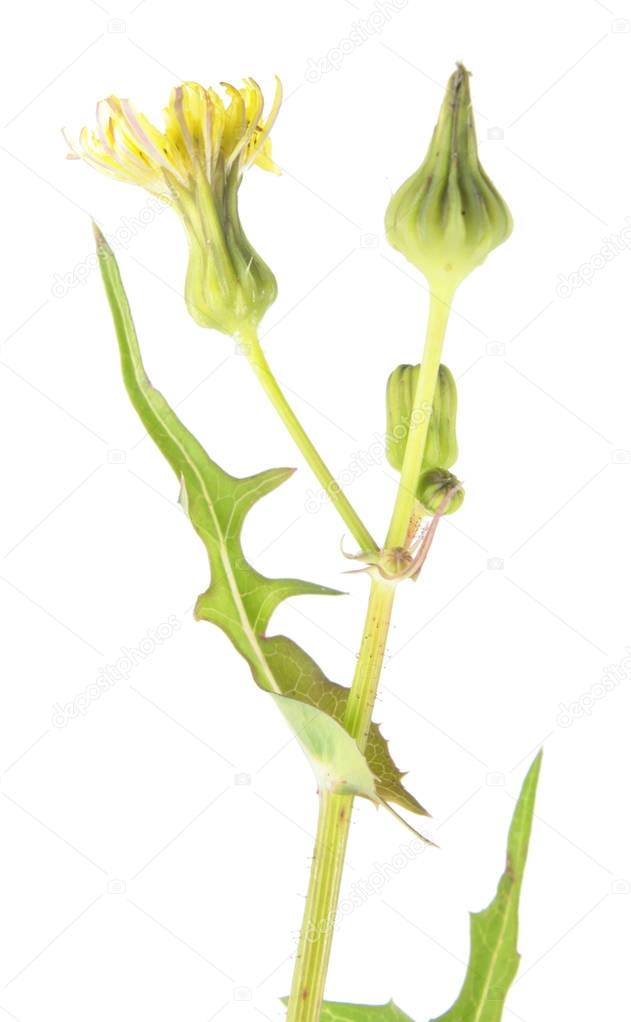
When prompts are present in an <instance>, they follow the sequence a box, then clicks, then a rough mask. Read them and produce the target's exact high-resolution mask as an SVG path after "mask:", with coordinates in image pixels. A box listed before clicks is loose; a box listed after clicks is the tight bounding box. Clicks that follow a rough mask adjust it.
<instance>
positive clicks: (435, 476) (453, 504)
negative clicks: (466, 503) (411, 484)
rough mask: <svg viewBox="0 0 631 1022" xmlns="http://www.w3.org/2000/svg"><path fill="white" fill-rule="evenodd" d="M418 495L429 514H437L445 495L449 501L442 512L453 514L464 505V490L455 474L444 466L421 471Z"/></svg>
mask: <svg viewBox="0 0 631 1022" xmlns="http://www.w3.org/2000/svg"><path fill="white" fill-rule="evenodd" d="M416 495H417V497H418V499H419V501H420V503H421V504H422V505H423V507H424V508H425V510H426V511H427V512H428V513H429V514H433V515H435V514H436V512H437V511H440V510H441V505H442V503H443V501H444V500H445V497H448V496H449V502H448V503H447V506H446V507H443V508H442V511H441V514H444V515H451V514H453V512H454V511H457V510H458V508H459V507H462V502H463V500H464V490H463V488H462V486H461V484H460V482H459V480H458V479H456V477H455V475H452V473H451V472H448V471H447V470H446V469H444V468H430V469H427V470H426V471H425V472H422V473H421V477H420V479H419V481H418V489H417V491H416Z"/></svg>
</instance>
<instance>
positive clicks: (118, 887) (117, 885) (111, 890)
mask: <svg viewBox="0 0 631 1022" xmlns="http://www.w3.org/2000/svg"><path fill="white" fill-rule="evenodd" d="M126 890H127V884H126V883H125V881H124V880H116V879H114V878H113V879H111V880H108V881H107V893H108V894H124V893H125V891H126Z"/></svg>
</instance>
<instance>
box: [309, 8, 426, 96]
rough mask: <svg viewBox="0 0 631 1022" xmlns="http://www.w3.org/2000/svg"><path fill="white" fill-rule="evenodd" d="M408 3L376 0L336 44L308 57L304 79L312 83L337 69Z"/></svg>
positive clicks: (379, 32) (381, 30) (380, 31)
mask: <svg viewBox="0 0 631 1022" xmlns="http://www.w3.org/2000/svg"><path fill="white" fill-rule="evenodd" d="M407 5H408V0H377V2H376V3H375V5H374V7H373V9H372V11H371V12H370V14H368V15H367V16H366V17H365V18H358V19H357V21H354V22H353V24H352V25H351V27H350V31H349V32H348V35H345V36H344V37H343V38H342V39H340V41H339V42H338V43H337V45H336V46H332V47H331V49H330V50H327V52H326V53H325V54H324V56H323V57H319V58H318V59H317V60H314V59H313V57H310V58H309V60H308V62H307V68H306V70H305V78H306V80H307V81H308V82H309V83H310V84H312V85H314V84H315V83H316V82H319V81H320V80H321V79H322V78H323V77H324V75H326V74H328V73H329V71H339V70H340V68H341V66H342V63H343V61H344V60H346V58H347V57H349V56H350V55H351V53H354V52H355V50H357V49H359V47H360V46H363V45H364V43H365V42H367V40H368V39H370V38H371V37H372V36H375V35H381V33H382V32H383V30H384V28H385V26H386V25H387V23H388V22H389V21H390V20H391V19H392V18H393V17H394V15H395V14H398V13H399V12H400V11H402V10H403V9H404V8H405V7H407Z"/></svg>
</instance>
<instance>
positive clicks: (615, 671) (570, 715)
mask: <svg viewBox="0 0 631 1022" xmlns="http://www.w3.org/2000/svg"><path fill="white" fill-rule="evenodd" d="M625 649H626V651H627V655H626V656H624V657H623V658H622V660H620V661H619V662H618V663H617V664H610V665H609V667H606V668H605V670H604V671H603V673H602V677H601V679H600V681H597V682H595V684H593V685H592V686H591V688H588V689H587V691H586V692H583V694H582V695H581V696H579V697H578V699H575V700H574V702H572V703H560V704H559V712H558V714H557V717H556V723H557V726H558V727H563V728H568V727H571V726H572V724H573V723H574V721H575V720H580V719H581V717H591V715H592V713H593V711H594V707H595V705H596V703H598V702H600V700H601V699H604V698H605V696H606V695H609V693H610V692H613V691H614V689H616V688H617V687H618V685H620V684H621V683H622V682H623V681H628V680H629V678H631V646H625Z"/></svg>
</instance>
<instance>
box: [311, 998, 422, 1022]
mask: <svg viewBox="0 0 631 1022" xmlns="http://www.w3.org/2000/svg"><path fill="white" fill-rule="evenodd" d="M320 1022H412V1019H411V1018H410V1016H409V1015H406V1014H405V1012H404V1011H401V1009H400V1008H397V1006H396V1004H395V1003H394V1001H389V1002H388V1004H374V1005H373V1004H342V1003H341V1002H340V1003H337V1002H335V1001H325V1002H324V1004H323V1005H322V1012H321V1014H320Z"/></svg>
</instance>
